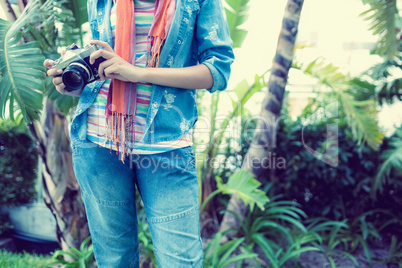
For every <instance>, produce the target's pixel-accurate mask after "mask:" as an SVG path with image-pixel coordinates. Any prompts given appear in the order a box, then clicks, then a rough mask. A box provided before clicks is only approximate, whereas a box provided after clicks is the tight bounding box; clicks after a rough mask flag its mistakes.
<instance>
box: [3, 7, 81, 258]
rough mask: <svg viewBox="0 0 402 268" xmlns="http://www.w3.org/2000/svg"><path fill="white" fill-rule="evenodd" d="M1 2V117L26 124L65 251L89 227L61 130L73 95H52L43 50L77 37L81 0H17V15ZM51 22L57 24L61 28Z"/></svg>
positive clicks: (52, 50)
mask: <svg viewBox="0 0 402 268" xmlns="http://www.w3.org/2000/svg"><path fill="white" fill-rule="evenodd" d="M0 3H1V5H2V6H3V7H7V8H8V11H9V14H10V15H9V16H8V19H9V20H10V21H5V20H0V40H1V41H0V62H1V64H0V117H1V118H4V117H5V116H9V117H10V118H11V119H14V118H16V117H15V115H17V118H22V120H25V122H26V123H28V125H29V129H30V130H31V133H32V135H33V136H34V138H35V139H36V142H37V144H38V152H39V155H40V157H41V159H42V165H43V167H42V169H41V170H42V174H41V177H42V182H43V186H44V187H43V188H44V201H45V203H46V205H47V206H48V207H49V209H50V210H51V211H52V213H53V215H54V217H55V219H56V227H57V230H55V231H56V233H57V237H58V240H59V243H60V245H61V247H62V248H63V249H65V250H66V249H69V248H71V247H75V248H79V245H80V244H81V242H82V241H83V240H84V239H85V238H86V237H88V235H89V230H88V225H87V220H86V217H85V209H84V205H83V201H82V198H81V193H80V191H79V186H78V183H77V181H76V179H75V176H74V172H73V169H72V162H71V152H70V147H69V140H68V136H67V135H66V134H67V132H66V131H65V130H66V129H67V124H68V121H67V119H66V116H65V113H67V111H68V110H69V109H70V108H71V107H72V106H73V105H74V103H76V101H77V100H76V99H73V98H71V97H65V96H61V95H60V94H57V92H56V90H55V89H54V86H53V84H52V83H51V81H50V78H48V79H46V76H45V68H44V67H43V61H44V59H45V56H44V54H46V56H47V57H51V58H58V57H59V54H58V53H57V46H56V43H57V42H58V43H61V44H62V43H63V41H64V43H68V42H72V40H77V39H79V38H77V36H78V37H79V36H82V34H80V28H81V27H80V26H81V24H82V23H83V22H84V21H85V20H86V18H85V16H83V15H82V14H85V15H86V10H85V3H82V1H71V2H68V3H66V2H65V1H59V0H48V1H40V0H31V1H29V3H28V4H27V2H26V1H22V0H21V1H18V6H19V9H20V13H21V14H20V15H19V16H17V15H16V13H15V12H14V10H13V9H12V5H10V2H9V1H8V0H2V1H0ZM61 11H63V12H61ZM74 17H75V18H77V19H76V20H72V18H74ZM55 22H61V23H62V25H63V27H62V29H61V31H57V29H56V28H55ZM66 39H67V40H66ZM42 53H43V54H42ZM51 100H53V101H51ZM57 106H58V108H60V109H58V108H57ZM6 107H8V111H7V112H6ZM61 111H64V113H63V112H61ZM7 113H8V115H7Z"/></svg>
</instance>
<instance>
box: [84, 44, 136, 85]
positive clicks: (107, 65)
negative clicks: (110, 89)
mask: <svg viewBox="0 0 402 268" xmlns="http://www.w3.org/2000/svg"><path fill="white" fill-rule="evenodd" d="M90 43H91V44H96V45H98V46H101V47H103V48H104V50H103V49H99V50H97V51H95V52H93V53H92V54H91V56H90V61H89V63H90V64H93V63H94V62H95V60H96V59H97V58H99V57H102V58H104V59H106V60H105V61H104V62H102V63H101V64H100V65H99V68H98V73H99V78H100V79H101V80H106V79H112V78H113V79H118V80H121V81H124V82H133V83H137V82H143V81H142V80H141V75H142V72H143V70H142V69H143V68H140V67H136V66H133V65H132V64H130V63H129V62H127V61H126V60H124V59H122V58H121V57H120V56H119V55H117V54H116V53H115V52H114V51H113V49H112V48H111V47H110V46H109V44H108V43H106V42H103V41H99V40H91V41H90Z"/></svg>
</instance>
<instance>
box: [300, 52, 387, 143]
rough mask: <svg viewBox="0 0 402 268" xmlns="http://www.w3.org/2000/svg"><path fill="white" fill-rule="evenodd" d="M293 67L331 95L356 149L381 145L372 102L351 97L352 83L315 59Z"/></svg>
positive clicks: (320, 60)
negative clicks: (355, 142)
mask: <svg viewBox="0 0 402 268" xmlns="http://www.w3.org/2000/svg"><path fill="white" fill-rule="evenodd" d="M294 67H295V68H297V69H300V70H301V71H303V72H304V73H305V74H306V75H309V76H312V77H314V78H316V79H317V80H318V83H319V84H321V85H325V86H327V87H329V88H330V89H331V91H332V94H333V95H334V96H335V98H336V99H337V100H338V101H339V102H340V104H341V106H342V107H343V111H342V112H343V113H344V115H345V116H346V118H347V122H348V125H349V127H350V128H351V130H352V133H353V137H354V139H355V140H356V141H357V143H358V144H359V145H363V144H364V143H367V144H368V145H369V146H370V147H372V148H374V149H377V148H378V146H379V145H380V144H381V143H382V140H383V138H384V134H383V133H382V132H381V131H380V128H379V126H378V123H377V114H378V111H377V110H376V106H375V101H374V100H372V99H366V100H359V99H357V98H356V96H355V95H354V94H355V93H356V90H353V87H354V84H353V79H350V78H349V77H348V76H346V75H344V74H343V73H342V72H340V70H339V68H338V67H336V66H334V65H333V64H332V63H326V62H325V61H324V60H323V59H322V58H319V59H317V60H315V61H313V62H311V63H309V64H307V65H306V66H304V65H298V64H297V63H295V64H294ZM369 90H370V89H369Z"/></svg>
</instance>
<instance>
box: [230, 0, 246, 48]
mask: <svg viewBox="0 0 402 268" xmlns="http://www.w3.org/2000/svg"><path fill="white" fill-rule="evenodd" d="M249 1H250V0H225V2H226V4H227V5H226V7H225V12H226V18H227V22H228V25H229V32H230V36H231V38H232V40H233V48H239V47H241V45H242V43H243V41H244V39H245V38H246V35H247V31H246V30H245V29H242V28H241V26H242V25H243V24H244V22H245V21H246V20H247V18H248V13H247V12H248V9H249V6H248V3H249Z"/></svg>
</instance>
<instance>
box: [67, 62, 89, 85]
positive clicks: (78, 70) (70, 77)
mask: <svg viewBox="0 0 402 268" xmlns="http://www.w3.org/2000/svg"><path fill="white" fill-rule="evenodd" d="M88 78H89V71H88V69H87V68H86V67H85V66H84V65H82V64H80V63H75V62H74V63H71V64H70V65H69V66H68V67H67V68H66V69H65V70H64V72H63V75H62V79H63V83H64V85H65V86H66V91H75V90H81V89H83V88H84V86H85V85H86V84H87V82H88Z"/></svg>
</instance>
